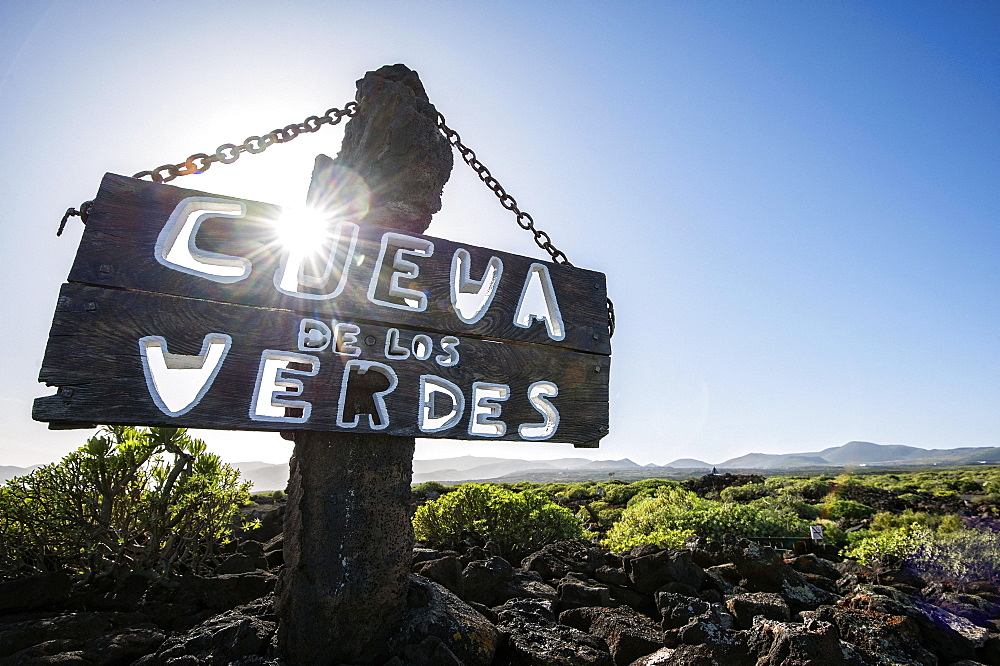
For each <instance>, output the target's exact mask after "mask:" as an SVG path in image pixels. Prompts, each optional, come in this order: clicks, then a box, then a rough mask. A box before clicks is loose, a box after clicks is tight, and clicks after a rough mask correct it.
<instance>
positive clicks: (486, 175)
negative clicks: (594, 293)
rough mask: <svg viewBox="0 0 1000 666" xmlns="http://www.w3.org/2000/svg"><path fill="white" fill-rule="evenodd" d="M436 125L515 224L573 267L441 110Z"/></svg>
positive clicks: (611, 310) (611, 325)
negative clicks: (508, 212) (512, 217)
mask: <svg viewBox="0 0 1000 666" xmlns="http://www.w3.org/2000/svg"><path fill="white" fill-rule="evenodd" d="M437 125H438V129H439V130H441V133H442V134H443V135H444V137H445V138H446V139H447V140H448V143H450V144H451V145H452V146H454V147H455V149H456V150H458V153H459V154H460V155H461V156H462V159H463V160H465V163H466V164H468V165H469V166H470V167H472V170H473V171H475V172H476V175H478V176H479V180H481V181H483V183H484V184H485V185H486V187H488V188H490V190H491V191H492V192H493V194H495V195H496V196H497V198H498V199H499V200H500V205H501V206H503V207H504V208H506V209H507V210H509V211H510V212H512V213H514V215H516V216H517V225H518V226H519V227H521V228H522V229H524V230H525V231H530V232H531V233H532V234H533V235H534V237H535V245H537V246H538V247H540V248H541V249H543V250H545V251H546V252H548V253H549V256H550V257H552V261H553V262H554V263H557V264H563V265H565V266H572V265H573V264H572V263H570V260H569V258H568V257H567V256H566V253H565V252H563V251H562V250H560V249H559V248H557V247H556V246H555V245H553V244H552V238H550V237H549V235H548V234H547V233H546V232H544V231H542V230H541V229H537V228H535V220H534V218H532V217H531V215H529V214H528V213H526V212H524V211H523V210H521V209H520V208H519V207H518V205H517V201H516V200H515V199H514V197H512V196H511V195H509V194H508V193H507V190H505V189H504V188H503V185H501V184H500V182H499V181H498V180H497V179H496V178H494V177H493V174H492V173H490V170H489V169H488V168H487V167H486V165H485V164H483V163H482V162H480V161H479V158H478V157H476V152H475V151H474V150H472V148H469V147H468V146H466V145H465V144H464V143H462V137H461V136H459V134H458V132H456V131H455V130H453V129H451V128H450V127H448V123H447V122H446V121H445V119H444V116H443V115H442V114H441V113H440V112H439V113H438V114H437ZM608 332H609V334H610V336H609V337H614V335H615V304H614V303H612V302H611V299H610V298H609V299H608Z"/></svg>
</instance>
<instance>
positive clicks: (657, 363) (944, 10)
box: [0, 0, 1000, 465]
mask: <svg viewBox="0 0 1000 666" xmlns="http://www.w3.org/2000/svg"><path fill="white" fill-rule="evenodd" d="M998 45H1000V4H997V3H995V2H950V3H943V2H931V3H921V2H879V3H870V2H800V3H791V2H782V3H776V2H768V3H762V2H744V3H734V2H709V1H706V2H684V3H680V2H648V3H643V2H630V3H625V2H575V3H568V2H545V1H536V2H506V3H494V2H407V1H400V0H397V1H392V2H377V1H371V2H292V1H288V2H282V3H272V2H239V3H235V2H234V3H223V2H213V3H207V2H186V1H180V2H171V3H154V2H132V3H122V2H100V1H96V2H32V1H28V2H12V1H10V0H0V136H2V137H3V139H2V141H0V201H2V202H3V205H2V208H0V285H2V287H0V306H2V313H3V316H4V322H3V325H2V326H0V342H2V344H0V349H2V351H0V366H2V370H3V373H2V376H3V378H4V382H3V384H2V388H0V408H2V410H3V411H2V414H3V427H2V428H0V464H12V465H28V464H32V463H37V462H47V461H50V460H54V459H56V458H57V457H59V456H60V455H62V454H64V453H66V452H68V451H69V450H71V449H72V448H74V447H75V446H78V445H79V444H81V443H82V442H83V440H84V439H85V436H86V435H85V433H82V432H70V433H52V432H49V431H47V430H46V428H45V426H44V425H43V424H35V423H33V422H32V421H31V420H30V408H31V401H32V399H33V398H34V397H36V396H39V395H44V394H47V393H48V392H49V391H50V389H47V388H46V387H44V386H42V385H40V384H38V383H37V382H36V378H37V373H38V368H39V366H40V363H41V358H42V353H43V350H44V345H45V340H46V337H47V334H48V329H49V323H50V321H51V315H52V310H53V308H54V305H55V298H56V294H57V291H58V287H59V285H60V284H61V283H62V282H63V281H64V280H65V278H66V275H67V273H68V271H69V268H70V264H71V262H72V257H73V255H74V253H75V251H76V245H77V242H78V240H79V237H80V233H81V226H80V225H79V222H73V223H71V225H70V228H69V231H68V232H67V234H65V235H64V236H63V237H62V238H58V239H57V238H56V237H55V235H54V231H55V228H56V225H57V223H58V221H59V218H60V216H61V214H62V212H63V211H64V210H65V209H66V208H67V207H68V206H71V205H76V204H78V203H80V202H81V201H84V200H86V199H89V198H92V197H93V195H94V194H95V192H96V189H97V186H98V184H99V182H100V179H101V177H102V175H103V174H104V173H105V172H106V171H111V172H115V173H122V174H126V175H128V174H131V173H134V172H135V171H138V170H140V169H145V168H150V167H154V166H157V165H159V164H163V163H165V162H168V161H169V162H173V161H178V160H180V159H183V158H184V157H186V156H187V155H188V154H190V153H193V152H198V151H211V150H213V149H214V148H215V146H218V145H219V144H222V143H226V142H230V141H232V142H237V143H238V142H240V141H241V140H242V139H243V137H245V136H248V135H252V134H261V133H263V132H266V131H269V130H270V129H272V128H274V127H279V126H284V125H286V124H288V123H290V122H293V121H294V122H298V121H301V120H302V119H304V118H305V117H307V116H309V115H312V114H316V113H321V112H322V111H324V110H325V109H326V108H328V107H330V106H341V105H343V104H344V103H346V102H347V101H348V100H350V99H352V98H353V94H354V81H355V80H356V79H358V78H360V77H361V76H362V75H363V74H364V72H365V71H366V70H370V69H375V68H377V67H379V66H381V65H383V64H391V63H395V62H403V63H406V64H407V65H409V66H410V67H412V68H414V69H416V70H417V71H418V72H419V73H420V75H421V77H422V79H423V81H424V84H425V87H426V88H427V91H428V93H429V95H430V97H431V101H432V102H434V103H435V104H436V105H437V107H438V109H439V110H440V111H442V112H443V113H444V114H445V115H446V116H447V118H448V120H449V123H450V124H451V125H452V126H453V127H454V128H455V129H457V130H458V131H459V132H461V134H462V136H463V138H464V139H465V140H466V141H467V143H469V144H470V145H471V146H472V147H473V148H474V149H475V150H476V151H477V153H478V154H479V156H480V157H481V158H482V159H483V161H484V162H485V163H486V164H487V165H489V166H490V168H491V169H492V170H493V172H494V173H495V175H497V176H498V177H499V178H500V180H501V181H502V182H503V183H504V185H505V186H506V187H507V189H508V190H509V191H510V192H511V193H513V194H514V196H515V197H517V199H518V201H519V202H520V203H521V204H522V206H523V207H524V208H525V209H526V210H528V211H529V212H531V213H532V214H533V215H534V217H535V219H536V220H537V221H538V222H539V226H541V227H542V228H544V229H546V230H548V231H549V232H550V233H551V235H552V237H553V239H554V240H555V242H556V244H557V245H558V246H559V247H560V248H562V249H564V250H565V251H566V253H567V254H568V255H569V257H570V259H571V260H572V261H573V262H574V263H575V264H577V265H579V266H583V267H587V268H592V269H596V270H600V271H603V272H605V273H606V274H607V276H608V282H609V288H610V290H611V294H612V297H613V298H614V299H615V303H616V306H617V311H618V322H619V329H618V333H617V335H616V336H615V339H614V356H613V370H612V405H611V433H612V434H611V435H610V436H609V437H608V438H606V439H605V440H604V443H603V445H602V448H601V449H599V450H597V451H581V450H574V449H572V448H571V447H569V446H565V445H556V444H530V445H529V444H523V445H522V444H508V443H499V444H476V445H472V444H468V443H459V442H454V443H453V442H435V443H432V444H421V445H420V446H419V447H418V456H420V457H425V458H427V457H445V456H451V455H462V454H464V453H472V454H476V455H499V456H511V457H515V456H516V457H534V458H545V457H564V456H576V455H580V454H581V453H585V454H586V455H589V456H590V457H597V458H615V459H617V458H624V457H628V458H631V459H633V460H636V461H637V462H642V463H646V462H657V463H665V462H668V461H670V460H673V459H675V458H680V457H694V458H700V459H702V460H706V461H709V462H719V461H722V460H724V459H726V458H729V457H732V456H736V455H740V454H743V453H747V452H750V451H765V452H787V451H802V450H816V449H821V448H825V447H827V446H834V445H838V444H842V443H844V442H846V441H848V440H851V439H861V440H868V441H874V442H878V443H883V444H909V445H913V446H920V447H926V448H950V447H956V446H996V445H1000V262H998V258H1000V227H998V219H1000V205H998V204H1000V46H998ZM341 132H342V130H340V129H330V128H326V129H324V130H323V131H322V132H320V133H318V134H315V135H312V136H306V137H300V138H298V139H296V141H294V142H293V143H291V144H287V145H284V146H277V147H274V148H272V149H271V150H269V151H268V152H266V153H265V154H263V155H258V156H247V157H244V158H242V159H241V160H240V161H239V162H238V163H237V164H235V165H232V166H229V167H224V166H216V167H213V169H212V170H211V171H209V172H207V173H206V174H204V175H201V176H192V177H188V178H185V179H183V180H182V181H181V182H179V184H181V185H182V186H185V187H192V188H197V189H200V190H204V191H208V192H215V193H219V194H228V195H234V196H243V197H246V198H253V199H257V200H262V201H268V202H271V203H276V204H287V203H295V202H299V201H301V200H302V199H303V198H304V196H305V190H306V184H307V182H308V179H309V171H310V169H311V166H312V159H313V156H314V155H315V154H316V153H318V152H326V153H328V154H335V153H336V151H337V149H338V147H339V144H340V140H341ZM429 233H430V234H432V235H435V236H439V237H444V238H450V239H454V240H458V241H463V242H469V243H474V244H477V245H482V246H486V247H491V248H497V249H502V250H506V251H510V252H515V253H518V254H525V255H530V256H537V257H539V258H542V255H541V254H539V251H538V250H537V249H536V248H535V247H534V245H533V244H532V243H531V240H530V236H529V235H528V234H526V233H524V232H522V231H520V230H519V229H518V228H517V227H516V225H515V224H514V221H513V219H512V218H511V217H510V216H509V214H507V213H506V211H504V210H503V209H502V208H500V206H499V205H498V204H497V203H496V201H495V200H494V199H493V198H492V196H491V195H490V194H489V193H488V192H487V190H486V189H485V188H484V187H483V186H481V185H480V184H479V183H478V181H477V180H476V179H475V176H474V175H473V174H472V173H471V171H469V170H468V169H466V168H465V167H464V165H461V164H460V163H459V164H457V165H456V169H455V172H454V173H453V176H452V179H451V181H450V182H449V184H448V185H447V187H446V188H445V193H444V210H443V211H442V213H441V214H439V216H437V218H435V222H434V223H433V224H432V225H431V228H430V230H429ZM201 434H202V435H203V436H204V437H205V438H206V439H207V440H208V442H209V444H210V445H211V446H212V447H213V448H215V449H216V450H218V451H220V452H221V453H222V454H223V456H224V457H225V458H226V459H228V460H230V461H240V460H255V459H262V460H270V461H278V460H283V459H287V457H288V454H289V450H290V449H289V447H288V445H287V444H286V443H285V442H283V441H282V440H280V439H279V438H278V436H277V435H273V434H253V435H248V434H239V433H236V434H234V433H216V432H207V431H206V432H203V433H201Z"/></svg>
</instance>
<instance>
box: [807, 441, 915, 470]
mask: <svg viewBox="0 0 1000 666" xmlns="http://www.w3.org/2000/svg"><path fill="white" fill-rule="evenodd" d="M927 453H928V451H927V449H918V448H917V447H915V446H903V445H901V444H889V445H885V444H873V443H871V442H848V443H847V444H844V445H843V446H833V447H830V448H829V449H823V450H822V451H820V452H819V453H817V454H816V455H817V456H819V457H820V458H823V459H824V460H826V461H827V462H828V463H834V464H837V465H860V464H862V463H865V464H868V463H879V462H890V461H893V460H906V459H907V458H920V457H922V456H924V455H926V454H927Z"/></svg>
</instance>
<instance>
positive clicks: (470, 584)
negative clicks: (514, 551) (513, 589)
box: [461, 556, 514, 606]
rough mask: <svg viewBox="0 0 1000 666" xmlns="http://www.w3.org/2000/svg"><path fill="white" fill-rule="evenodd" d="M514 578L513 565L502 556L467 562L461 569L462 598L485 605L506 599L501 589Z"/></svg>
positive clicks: (491, 604) (492, 604)
mask: <svg viewBox="0 0 1000 666" xmlns="http://www.w3.org/2000/svg"><path fill="white" fill-rule="evenodd" d="M513 579H514V567H512V566H511V565H510V562H508V561H507V560H505V559H503V558H502V557H495V556H494V557H491V558H490V559H488V560H475V561H473V562H469V564H468V566H466V567H465V569H463V570H462V578H461V590H462V598H463V599H466V600H468V601H475V602H478V603H481V604H484V605H486V606H494V605H496V604H499V603H503V602H504V601H506V599H505V598H503V593H502V590H503V588H505V587H506V584H507V583H509V582H510V581H512V580H513Z"/></svg>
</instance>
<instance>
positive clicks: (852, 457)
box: [717, 441, 1000, 470]
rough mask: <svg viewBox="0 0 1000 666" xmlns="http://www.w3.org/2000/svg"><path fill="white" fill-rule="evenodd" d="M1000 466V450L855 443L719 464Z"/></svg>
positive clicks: (744, 466) (754, 466) (724, 466)
mask: <svg viewBox="0 0 1000 666" xmlns="http://www.w3.org/2000/svg"><path fill="white" fill-rule="evenodd" d="M979 463H988V464H1000V447H994V446H986V447H966V448H960V449H919V448H917V447H915V446H903V445H900V444H891V445H886V444H874V443H872V442H858V441H851V442H848V443H846V444H843V445H842V446H833V447H830V448H828V449H823V450H822V451H816V452H808V453H785V454H773V453H748V454H747V455H745V456H740V457H738V458H731V459H729V460H727V461H725V462H722V463H719V465H717V467H718V468H719V470H726V469H774V470H778V469H781V470H785V469H809V468H815V467H830V468H840V467H856V466H865V467H867V466H869V465H871V466H933V465H975V464H979Z"/></svg>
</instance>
